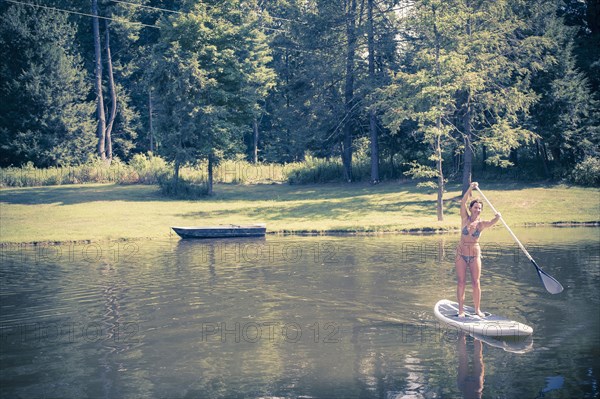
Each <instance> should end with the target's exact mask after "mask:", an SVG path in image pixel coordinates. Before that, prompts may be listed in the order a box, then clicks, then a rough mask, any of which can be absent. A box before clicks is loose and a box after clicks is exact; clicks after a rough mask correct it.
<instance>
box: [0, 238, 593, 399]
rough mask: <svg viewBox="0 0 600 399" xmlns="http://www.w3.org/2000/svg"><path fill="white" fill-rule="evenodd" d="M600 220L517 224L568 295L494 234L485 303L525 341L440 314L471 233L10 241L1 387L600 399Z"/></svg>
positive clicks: (109, 393)
mask: <svg viewBox="0 0 600 399" xmlns="http://www.w3.org/2000/svg"><path fill="white" fill-rule="evenodd" d="M599 231H600V230H598V229H588V228H579V229H539V228H532V229H523V230H521V231H518V230H516V231H515V233H516V234H517V235H518V236H519V238H520V239H521V240H522V241H523V243H524V244H525V246H526V247H527V248H528V250H529V252H530V253H531V254H532V256H533V257H534V258H535V259H536V261H537V263H538V264H539V265H540V266H541V267H543V268H546V269H547V270H548V272H550V274H552V275H553V276H554V277H556V278H557V279H558V280H559V281H561V283H562V284H563V285H564V286H565V292H563V293H562V294H560V295H556V296H552V295H549V294H547V293H546V292H545V290H544V288H543V286H542V285H541V284H540V282H539V279H538V277H537V275H536V273H535V270H534V269H533V267H532V266H531V264H530V262H529V261H528V260H527V259H526V258H525V257H524V256H522V255H520V251H519V249H518V247H516V245H515V244H514V243H513V242H512V241H511V238H510V237H509V236H508V234H507V233H506V232H504V231H503V230H501V229H494V230H492V231H490V232H489V233H488V234H487V235H486V243H485V244H484V247H483V254H484V257H485V258H484V266H483V268H484V269H483V273H482V279H481V282H482V292H483V298H482V308H483V309H484V310H488V311H491V312H493V313H497V314H502V315H504V316H506V317H508V318H510V319H514V320H517V321H522V322H525V323H526V324H528V325H531V326H532V327H533V328H534V331H535V333H534V336H533V339H531V338H529V339H526V340H519V341H510V340H505V341H497V340H496V341H495V340H492V339H489V337H475V338H473V337H470V336H464V335H462V336H461V335H460V334H459V333H458V332H457V331H455V330H453V329H451V328H449V327H447V326H445V325H441V324H439V323H438V322H437V319H436V318H435V317H434V315H433V305H434V304H435V303H436V302H437V301H438V300H439V299H441V298H448V299H454V295H455V286H456V282H455V273H454V265H453V257H454V249H455V246H456V243H457V241H458V238H459V237H458V235H448V236H425V237H412V236H394V235H390V236H378V237H267V238H266V239H258V240H256V239H250V240H248V239H246V240H227V241H223V240H221V241H181V240H176V239H173V240H165V241H142V242H111V243H105V242H98V243H89V244H65V245H58V246H38V247H23V248H21V247H4V248H2V253H1V260H2V262H1V266H0V364H1V369H0V396H2V397H41V396H48V397H106V398H112V397H169V398H178V397H181V398H185V397H209V398H231V397H244V398H246V397H249V398H258V397H289V398H295V397H315V398H331V397H356V398H358V397H360V398H430V397H444V398H455V397H462V396H463V395H464V396H465V397H478V396H477V395H480V392H483V394H482V395H483V397H507V398H513V397H536V396H537V395H538V394H540V392H551V393H552V395H553V397H561V398H571V397H582V398H585V397H590V398H593V397H597V396H598V395H599V394H600V393H599V390H598V379H599V371H598V370H599V368H600V365H599V361H598V359H599V356H598V348H599V347H600V345H599V341H600V333H599V331H600V315H598V311H597V309H598V306H599V305H600V294H599V290H598V286H599V285H600V243H599V240H598V232H599ZM468 290H469V289H467V291H468ZM469 295H470V293H467V297H469ZM484 363H485V367H484ZM484 371H485V385H483V381H484V379H483V374H484ZM557 376H561V377H562V378H563V380H562V382H561V384H557V383H555V382H556V379H552V380H548V378H555V377H557ZM548 381H550V382H552V383H549V382H548ZM457 382H458V383H457ZM549 387H550V388H549ZM545 389H549V390H547V391H545ZM480 396H481V395H480Z"/></svg>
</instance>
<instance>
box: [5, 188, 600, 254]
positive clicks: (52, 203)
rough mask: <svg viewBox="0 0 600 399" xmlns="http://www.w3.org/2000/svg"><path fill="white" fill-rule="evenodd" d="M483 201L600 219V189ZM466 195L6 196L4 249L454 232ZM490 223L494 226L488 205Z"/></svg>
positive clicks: (573, 218) (121, 191)
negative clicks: (235, 236)
mask: <svg viewBox="0 0 600 399" xmlns="http://www.w3.org/2000/svg"><path fill="white" fill-rule="evenodd" d="M481 189H482V190H483V192H484V194H485V195H486V196H487V197H488V199H489V200H490V201H492V203H493V205H494V206H495V207H496V208H497V209H498V210H499V211H500V212H502V215H503V217H504V219H505V220H506V222H507V223H508V224H509V225H511V226H523V225H529V224H551V223H583V222H597V221H599V220H600V190H599V189H596V188H581V187H569V186H564V185H525V184H522V183H508V184H490V185H488V184H484V183H481ZM459 190H460V187H459V186H458V185H451V186H449V187H448V192H447V193H446V194H445V196H444V199H445V208H444V212H445V220H444V221H443V222H438V221H437V218H436V208H435V206H436V204H435V198H436V194H435V193H434V192H433V190H431V189H426V188H417V187H416V185H415V184H414V183H404V184H400V183H396V182H387V183H383V184H379V185H376V186H371V185H368V184H361V183H356V184H327V185H298V186H294V185H284V184H281V185H217V186H215V193H216V194H215V195H214V196H212V197H209V198H205V199H200V200H173V199H168V198H165V197H163V196H161V195H160V193H159V192H158V188H157V187H156V186H147V185H131V186H126V185H114V184H87V185H66V186H46V187H30V188H14V189H13V188H11V189H6V188H5V189H2V190H1V191H0V242H5V243H6V242H12V243H31V242H47V241H83V240H106V239H109V240H116V239H140V238H161V237H168V236H169V235H170V234H174V233H172V231H171V230H170V226H206V225H218V224H229V223H233V224H241V223H248V222H264V223H267V230H268V232H270V233H309V232H310V233H334V232H348V233H352V232H389V231H396V232H408V231H411V232H412V231H429V230H439V231H443V230H455V229H457V228H458V227H459V226H458V225H459V223H460V221H459V217H458V204H459V195H460V191H459ZM483 217H484V218H486V219H489V218H492V217H493V214H492V212H491V210H490V209H489V207H485V206H484V214H483Z"/></svg>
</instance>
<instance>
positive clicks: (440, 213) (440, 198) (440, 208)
mask: <svg viewBox="0 0 600 399" xmlns="http://www.w3.org/2000/svg"><path fill="white" fill-rule="evenodd" d="M436 142H437V143H436V153H437V171H438V184H437V186H438V192H437V220H438V222H442V221H444V188H445V187H444V170H443V169H442V162H443V161H444V160H443V158H442V145H441V138H440V137H439V136H438V137H437V140H436Z"/></svg>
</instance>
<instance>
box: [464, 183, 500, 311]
mask: <svg viewBox="0 0 600 399" xmlns="http://www.w3.org/2000/svg"><path fill="white" fill-rule="evenodd" d="M477 188H478V184H477V182H473V183H471V185H470V186H469V189H468V190H467V191H466V192H465V195H463V197H462V200H461V201H460V217H461V222H462V223H461V234H460V242H459V244H458V247H457V249H456V260H455V266H456V277H457V288H456V297H457V299H458V317H464V316H465V312H464V303H465V286H466V278H467V268H468V269H469V270H470V272H471V286H472V287H473V306H474V308H475V313H476V314H477V315H478V316H479V317H485V315H484V313H483V312H482V311H481V309H480V303H481V287H480V283H479V279H480V277H481V248H480V247H479V237H480V236H481V232H482V231H483V230H485V229H487V228H488V227H490V226H493V225H494V224H496V223H497V222H498V220H500V217H501V216H500V213H496V216H495V217H494V219H492V220H490V221H483V220H481V219H480V216H481V211H482V210H483V202H481V200H479V199H474V200H471V201H470V202H469V199H470V198H471V196H472V194H473V190H474V189H477Z"/></svg>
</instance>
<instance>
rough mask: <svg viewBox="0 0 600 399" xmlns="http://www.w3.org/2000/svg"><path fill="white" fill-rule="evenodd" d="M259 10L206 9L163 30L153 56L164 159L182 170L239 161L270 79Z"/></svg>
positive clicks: (227, 5) (219, 4)
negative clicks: (190, 165)
mask: <svg viewBox="0 0 600 399" xmlns="http://www.w3.org/2000/svg"><path fill="white" fill-rule="evenodd" d="M255 10H256V7H253V6H252V4H250V3H247V4H245V6H239V5H238V3H237V2H235V1H233V0H228V1H216V2H215V3H214V4H206V3H199V4H194V5H192V8H191V9H190V10H189V11H187V12H185V13H181V14H178V15H176V16H172V17H169V18H168V19H165V20H164V21H163V22H162V23H161V38H160V40H159V42H158V44H157V45H156V46H155V48H154V51H153V65H152V76H153V85H154V88H155V92H156V97H157V113H158V118H157V119H158V129H159V130H160V131H161V134H162V136H163V147H162V151H163V152H162V153H163V154H164V155H165V156H166V157H167V158H168V159H170V160H173V161H174V163H175V177H176V179H178V177H179V168H180V167H181V166H182V165H184V164H186V163H196V162H198V161H201V160H206V161H207V162H208V173H209V176H208V186H209V194H210V193H212V171H213V168H214V166H215V165H217V164H218V163H219V162H220V161H221V160H222V159H224V158H226V157H228V156H231V155H233V154H234V153H239V152H240V149H241V147H242V136H243V133H244V131H245V129H246V128H247V126H249V125H250V123H251V121H252V120H253V118H254V117H255V113H254V112H256V104H257V101H258V98H259V97H260V95H261V91H260V90H258V89H257V82H262V81H265V80H266V78H265V76H267V75H269V73H268V71H267V68H266V64H267V62H268V60H269V59H268V57H267V55H268V53H267V52H266V51H265V49H264V48H263V47H262V45H261V40H263V39H262V36H261V34H260V31H259V30H258V28H257V26H256V25H257V24H256V22H257V19H256V16H255Z"/></svg>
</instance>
